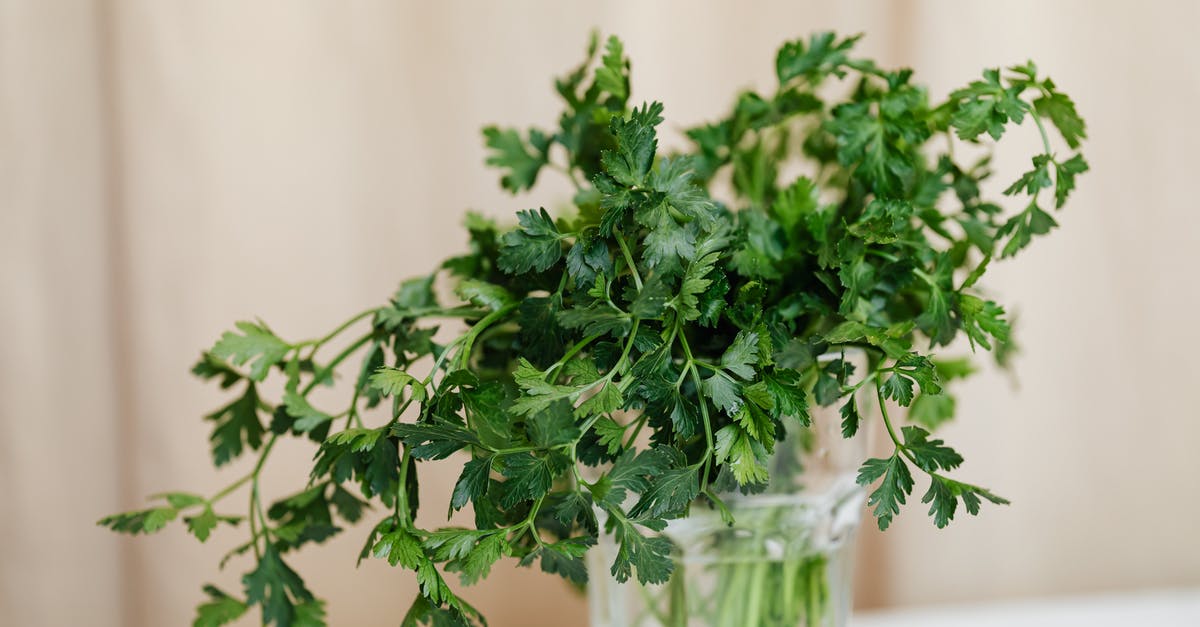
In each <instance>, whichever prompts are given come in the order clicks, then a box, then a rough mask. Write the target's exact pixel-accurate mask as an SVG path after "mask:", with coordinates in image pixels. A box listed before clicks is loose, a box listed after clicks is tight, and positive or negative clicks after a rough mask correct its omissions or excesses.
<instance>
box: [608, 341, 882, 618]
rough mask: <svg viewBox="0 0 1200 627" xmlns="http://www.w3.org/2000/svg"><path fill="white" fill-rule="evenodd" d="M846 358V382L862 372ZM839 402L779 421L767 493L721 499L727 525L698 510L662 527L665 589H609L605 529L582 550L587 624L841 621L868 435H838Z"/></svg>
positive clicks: (853, 356)
mask: <svg viewBox="0 0 1200 627" xmlns="http://www.w3.org/2000/svg"><path fill="white" fill-rule="evenodd" d="M842 358H843V355H842V354H838V355H826V356H822V358H821V360H822V361H824V362H829V361H832V360H835V359H842ZM844 359H845V361H846V362H848V363H850V364H852V365H854V366H855V371H854V372H855V374H854V377H853V378H854V379H856V380H857V379H858V378H859V377H861V376H862V374H863V373H865V371H866V359H865V356H864V355H863V354H862V353H860V352H856V353H849V352H848V353H846V354H845V356H844ZM853 382H854V381H846V382H845V384H852V383H853ZM867 387H868V386H865V385H864V386H862V388H861V389H859V391H858V399H857V401H858V407H859V409H860V411H862V412H864V414H865V412H866V410H867V409H868V408H869V407H872V406H873V405H872V404H871V403H870V402H867V401H868V399H870V398H871V397H870V396H869V394H873V393H874V392H873V390H868V389H866V388H867ZM840 405H841V402H839V403H837V404H834V405H831V406H828V407H822V406H819V405H817V404H816V403H815V402H810V415H811V418H812V425H811V427H809V428H801V427H800V426H799V425H798V424H797V423H795V422H791V423H789V424H788V427H789V431H788V435H787V436H786V437H785V439H784V440H782V441H779V442H777V443H776V446H775V451H774V452H773V454H772V455H771V458H770V460H769V463H768V466H769V468H770V472H771V479H770V482H769V483H768V485H767V487H766V489H765V490H763V491H761V492H760V493H757V494H742V493H740V492H738V491H732V492H727V493H723V494H722V495H721V497H722V500H724V501H725V503H726V504H727V505H728V506H729V509H730V511H731V512H732V514H733V517H734V523H733V525H727V524H725V522H724V521H723V520H722V519H721V516H720V515H719V514H718V513H717V512H716V511H715V510H713V509H712V508H710V507H708V506H707V505H705V504H701V503H697V504H696V505H695V506H694V507H693V508H692V510H691V515H690V516H688V517H687V518H682V519H678V520H673V521H670V523H669V524H668V526H667V528H666V530H665V531H664V532H663V533H664V534H665V535H666V536H667V537H669V538H670V539H671V540H672V542H673V543H674V545H675V570H674V572H673V574H672V576H671V579H670V580H669V581H668V582H667V583H665V584H661V585H642V584H639V583H637V581H636V580H630V581H629V582H626V583H618V582H617V581H616V580H615V579H614V578H613V577H612V575H611V574H610V571H609V567H610V566H611V564H612V562H613V558H614V556H615V552H616V546H615V544H614V543H613V542H612V539H611V538H610V537H608V536H607V535H604V534H602V536H601V541H600V543H599V544H598V545H597V546H596V547H593V548H592V550H590V551H589V552H588V571H589V572H588V575H589V584H588V603H589V611H590V616H591V625H592V627H797V626H800V627H843V626H844V625H846V623H847V621H848V619H849V615H850V608H851V599H852V574H853V573H852V567H853V562H854V540H855V536H856V533H855V532H856V531H857V528H858V525H859V523H860V521H861V519H862V512H863V501H864V498H865V490H864V489H863V488H861V487H860V486H858V485H857V484H856V483H855V476H856V473H857V470H858V467H859V465H860V464H861V463H862V461H863V460H864V459H865V458H866V453H867V443H866V439H867V438H866V434H865V433H859V434H858V435H856V436H855V437H853V438H849V439H847V438H843V437H842V432H841V415H840V413H839V411H838V409H839V406H840ZM863 419H864V421H865V420H866V419H867V416H866V415H863ZM864 431H865V430H864Z"/></svg>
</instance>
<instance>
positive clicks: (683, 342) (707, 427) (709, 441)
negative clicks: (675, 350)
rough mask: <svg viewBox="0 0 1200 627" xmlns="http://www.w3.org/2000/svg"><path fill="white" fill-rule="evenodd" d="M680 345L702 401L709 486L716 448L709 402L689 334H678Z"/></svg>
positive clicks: (703, 475)
mask: <svg viewBox="0 0 1200 627" xmlns="http://www.w3.org/2000/svg"><path fill="white" fill-rule="evenodd" d="M675 324H676V326H678V325H679V324H681V322H680V319H679V318H676V319H675ZM677 335H678V337H679V345H680V347H682V348H683V355H684V357H686V358H687V369H689V370H691V371H692V383H693V384H694V385H695V386H696V397H697V400H699V401H700V418H701V421H702V422H703V423H704V442H705V448H704V462H703V464H704V470H703V471H702V472H701V473H700V482H701V485H707V483H708V472H709V468H710V465H711V463H712V456H713V451H714V450H715V447H714V446H713V432H712V420H711V419H710V418H709V416H708V401H706V400H704V396H703V395H702V394H701V393H700V389H701V388H700V370H699V369H698V368H696V359H695V358H694V357H693V356H692V347H691V346H690V345H689V344H688V341H687V334H685V333H678V334H677Z"/></svg>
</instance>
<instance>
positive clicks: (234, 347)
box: [209, 322, 292, 381]
mask: <svg viewBox="0 0 1200 627" xmlns="http://www.w3.org/2000/svg"><path fill="white" fill-rule="evenodd" d="M237 328H238V330H239V331H241V333H240V334H238V333H234V332H232V331H226V332H225V333H224V334H223V335H222V336H221V339H220V340H217V343H216V344H214V345H213V347H212V349H211V350H210V351H209V353H211V354H212V355H213V356H214V357H216V358H217V359H228V360H229V361H230V363H233V364H235V365H238V366H240V365H242V364H245V363H247V362H251V363H250V378H251V379H253V380H255V381H262V380H263V379H265V378H267V372H268V371H269V370H270V368H271V366H274V365H275V364H278V363H279V362H280V361H282V360H283V358H284V356H286V355H287V353H288V351H290V350H291V349H292V346H291V345H290V344H288V343H287V342H284V341H283V340H281V339H279V338H278V337H276V336H275V334H274V333H272V332H271V330H270V329H268V328H267V325H265V324H263V323H262V322H239V323H237Z"/></svg>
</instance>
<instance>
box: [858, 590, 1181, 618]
mask: <svg viewBox="0 0 1200 627" xmlns="http://www.w3.org/2000/svg"><path fill="white" fill-rule="evenodd" d="M964 626H967V627H1012V626H1019V627H1118V626H1120V627H1126V626H1133V627H1200V588H1195V589H1181V590H1155V591H1147V592H1128V593H1118V594H1108V595H1098V596H1081V597H1070V598H1054V599H1031V600H1022V601H1006V602H997V603H980V604H973V605H953V606H938V607H921V608H910V609H899V610H887V611H878V612H860V613H857V614H855V615H854V617H853V618H852V619H851V621H850V627H964Z"/></svg>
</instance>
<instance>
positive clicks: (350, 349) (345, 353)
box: [300, 332, 374, 396]
mask: <svg viewBox="0 0 1200 627" xmlns="http://www.w3.org/2000/svg"><path fill="white" fill-rule="evenodd" d="M373 336H374V333H373V332H372V333H368V334H366V335H364V336H362V337H360V338H358V339H357V340H355V341H354V343H353V344H351V345H350V346H347V347H346V348H344V349H343V350H342V352H340V353H338V354H337V356H336V357H334V358H333V360H332V361H330V362H329V363H328V364H325V367H324V368H321V369H320V370H319V371H318V372H317V373H316V374H314V375H313V378H312V381H309V382H308V385H306V386H304V389H303V390H302V391H301V392H300V396H308V393H309V392H311V391H313V388H315V387H317V384H318V383H320V382H322V381H324V380H325V379H326V378H327V377H329V375H330V374H331V373H332V372H333V369H334V368H337V367H338V365H339V364H341V363H342V362H343V361H346V358H347V357H349V356H350V355H353V354H354V351H357V350H358V349H360V348H362V347H363V345H364V344H366V343H367V342H368V341H370V339H371V338H372V337H373Z"/></svg>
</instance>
